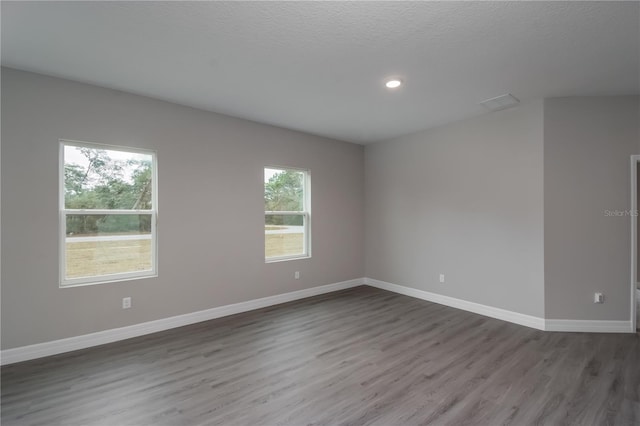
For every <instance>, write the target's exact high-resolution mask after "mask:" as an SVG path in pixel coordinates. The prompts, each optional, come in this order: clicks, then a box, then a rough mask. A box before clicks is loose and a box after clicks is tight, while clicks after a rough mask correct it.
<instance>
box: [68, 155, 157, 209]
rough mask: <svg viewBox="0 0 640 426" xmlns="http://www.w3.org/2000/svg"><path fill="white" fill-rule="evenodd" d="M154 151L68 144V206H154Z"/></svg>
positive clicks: (76, 207)
mask: <svg viewBox="0 0 640 426" xmlns="http://www.w3.org/2000/svg"><path fill="white" fill-rule="evenodd" d="M152 160H153V157H152V155H151V154H139V153H133V152H126V151H116V150H109V149H98V148H89V147H80V146H73V145H65V146H64V206H65V208H66V209H123V210H129V209H133V210H149V209H151V208H152V201H151V200H152V196H153V194H152V188H153V185H152V182H151V176H152V170H151V165H152V164H153V162H152Z"/></svg>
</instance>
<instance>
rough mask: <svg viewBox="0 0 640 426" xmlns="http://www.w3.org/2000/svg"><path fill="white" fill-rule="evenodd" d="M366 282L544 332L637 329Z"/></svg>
mask: <svg viewBox="0 0 640 426" xmlns="http://www.w3.org/2000/svg"><path fill="white" fill-rule="evenodd" d="M364 283H365V284H366V285H369V286H371V287H376V288H380V289H383V290H388V291H392V292H394V293H398V294H404V295H405V296H410V297H415V298H417V299H422V300H427V301H429V302H434V303H439V304H441V305H445V306H450V307H452V308H457V309H462V310H465V311H469V312H473V313H476V314H480V315H485V316H488V317H491V318H496V319H499V320H503V321H508V322H512V323H515V324H519V325H524V326H526V327H531V328H536V329H538V330H544V331H564V332H585V333H634V332H635V328H634V326H633V324H632V322H631V321H609V320H594V321H592V320H558V319H545V318H540V317H534V316H532V315H525V314H521V313H518V312H513V311H508V310H506V309H501V308H496V307H493V306H487V305H482V304H480V303H475V302H469V301H467V300H462V299H457V298H455V297H450V296H444V295H442V294H437V293H430V292H428V291H424V290H418V289H415V288H411V287H405V286H401V285H397V284H391V283H388V282H385V281H379V280H375V279H372V278H365V279H364Z"/></svg>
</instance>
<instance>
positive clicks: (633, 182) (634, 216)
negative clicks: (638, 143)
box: [630, 155, 640, 332]
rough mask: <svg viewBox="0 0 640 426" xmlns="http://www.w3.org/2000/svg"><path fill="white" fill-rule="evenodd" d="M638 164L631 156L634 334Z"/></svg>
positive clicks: (633, 316)
mask: <svg viewBox="0 0 640 426" xmlns="http://www.w3.org/2000/svg"><path fill="white" fill-rule="evenodd" d="M639 162H640V155H632V156H631V214H630V216H631V308H630V312H631V327H632V328H631V330H632V332H635V330H636V329H637V326H638V324H636V304H637V303H636V288H637V285H638V284H637V282H636V278H637V273H638V264H637V263H638V261H637V260H638V256H637V255H636V253H637V252H638V233H637V231H636V230H637V229H638V215H637V214H636V213H637V211H638V196H637V194H638V192H637V191H638V188H637V184H638V176H637V173H638V163H639Z"/></svg>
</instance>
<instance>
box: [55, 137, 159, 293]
mask: <svg viewBox="0 0 640 426" xmlns="http://www.w3.org/2000/svg"><path fill="white" fill-rule="evenodd" d="M58 143H59V145H60V151H59V159H58V160H59V170H58V203H59V209H60V213H59V222H58V234H59V235H58V239H59V242H58V244H59V258H58V262H59V263H58V283H59V287H60V288H72V287H79V286H85V285H94V284H106V283H111V282H117V281H129V280H133V279H138V278H151V277H157V276H158V229H157V227H158V218H157V216H158V195H157V194H158V159H157V152H156V151H155V150H147V149H138V148H129V147H122V146H116V145H105V144H98V143H93V142H79V141H71V140H67V139H58ZM67 146H73V147H86V148H91V149H104V150H111V151H119V152H126V153H133V154H145V155H150V156H151V185H152V186H151V209H149V210H139V209H135V210H134V209H131V210H122V209H119V210H115V209H114V210H110V209H66V208H65V181H64V179H65V168H64V165H65V156H64V153H65V147H67ZM69 215H86V216H90V215H148V216H150V217H151V234H150V236H151V269H145V270H142V271H131V272H118V273H115V274H102V275H91V276H87V277H76V278H67V277H66V264H67V261H66V254H67V242H68V241H67V236H66V219H67V216H69Z"/></svg>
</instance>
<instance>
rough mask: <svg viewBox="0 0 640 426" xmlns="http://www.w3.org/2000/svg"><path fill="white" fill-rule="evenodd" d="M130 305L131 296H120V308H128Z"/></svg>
mask: <svg viewBox="0 0 640 426" xmlns="http://www.w3.org/2000/svg"><path fill="white" fill-rule="evenodd" d="M130 307H131V298H130V297H123V298H122V309H129V308H130Z"/></svg>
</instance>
